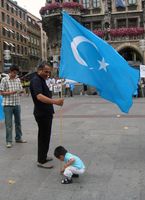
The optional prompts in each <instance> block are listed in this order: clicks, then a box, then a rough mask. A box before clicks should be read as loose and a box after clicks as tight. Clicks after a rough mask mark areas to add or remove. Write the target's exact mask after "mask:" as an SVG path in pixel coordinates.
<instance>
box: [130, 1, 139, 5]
mask: <svg viewBox="0 0 145 200" xmlns="http://www.w3.org/2000/svg"><path fill="white" fill-rule="evenodd" d="M136 3H137V2H136V0H128V4H129V5H134V4H136Z"/></svg>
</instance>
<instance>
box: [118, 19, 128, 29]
mask: <svg viewBox="0 0 145 200" xmlns="http://www.w3.org/2000/svg"><path fill="white" fill-rule="evenodd" d="M123 27H126V19H118V20H117V28H123Z"/></svg>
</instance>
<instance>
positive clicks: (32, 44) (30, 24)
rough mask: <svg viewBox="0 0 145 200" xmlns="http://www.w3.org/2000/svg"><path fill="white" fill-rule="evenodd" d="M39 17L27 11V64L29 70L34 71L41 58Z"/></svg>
mask: <svg viewBox="0 0 145 200" xmlns="http://www.w3.org/2000/svg"><path fill="white" fill-rule="evenodd" d="M39 21H40V19H39V18H37V17H35V16H34V15H32V14H31V13H27V34H28V36H29V41H28V66H29V71H34V70H35V69H36V67H37V64H38V62H39V60H40V59H41V55H42V53H41V51H42V49H41V27H40V25H39V24H38V22H39Z"/></svg>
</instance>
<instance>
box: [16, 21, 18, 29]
mask: <svg viewBox="0 0 145 200" xmlns="http://www.w3.org/2000/svg"><path fill="white" fill-rule="evenodd" d="M16 28H18V29H19V22H18V21H16Z"/></svg>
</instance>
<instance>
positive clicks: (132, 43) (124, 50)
mask: <svg viewBox="0 0 145 200" xmlns="http://www.w3.org/2000/svg"><path fill="white" fill-rule="evenodd" d="M62 10H65V11H67V12H68V13H69V14H70V15H72V16H73V17H74V18H76V20H78V21H79V22H80V23H81V24H83V25H84V26H85V27H87V28H88V29H90V30H91V31H93V32H94V33H95V34H96V35H98V36H99V37H101V38H103V39H104V40H107V42H108V43H110V44H111V45H112V46H113V47H114V48H115V49H116V50H117V51H118V52H119V53H120V54H121V55H122V56H123V57H124V58H125V59H126V60H127V61H128V62H129V63H130V64H131V65H133V66H137V67H138V66H139V64H140V63H144V64H145V40H144V19H145V1H144V0H119V1H117V0H112V1H111V0H81V1H79V0H78V1H77V0H74V1H72V0H70V1H69V2H68V1H65V0H56V1H54V0H52V1H51V0H47V1H46V4H45V6H43V7H42V8H41V9H40V14H41V16H42V25H43V29H44V30H45V31H46V33H47V36H48V44H49V47H48V48H49V56H50V59H52V56H53V59H54V58H57V57H58V58H59V55H60V43H61V23H62V15H61V11H62Z"/></svg>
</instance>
